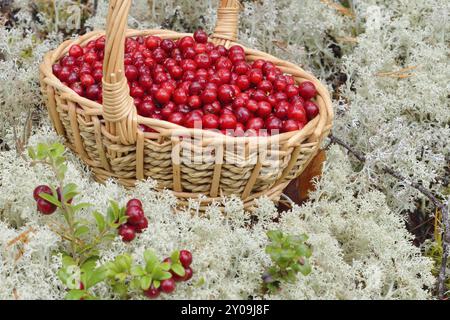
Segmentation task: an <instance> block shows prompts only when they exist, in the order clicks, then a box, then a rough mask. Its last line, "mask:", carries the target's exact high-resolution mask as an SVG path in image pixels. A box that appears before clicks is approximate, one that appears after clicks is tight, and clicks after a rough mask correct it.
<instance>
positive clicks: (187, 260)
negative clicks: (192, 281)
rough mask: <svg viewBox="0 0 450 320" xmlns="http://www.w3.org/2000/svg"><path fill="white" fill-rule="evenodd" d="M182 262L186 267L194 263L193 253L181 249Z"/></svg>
mask: <svg viewBox="0 0 450 320" xmlns="http://www.w3.org/2000/svg"><path fill="white" fill-rule="evenodd" d="M180 262H181V264H182V265H183V267H185V268H187V267H189V266H190V265H191V263H192V253H191V252H190V251H188V250H181V251H180Z"/></svg>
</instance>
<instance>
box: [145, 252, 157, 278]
mask: <svg viewBox="0 0 450 320" xmlns="http://www.w3.org/2000/svg"><path fill="white" fill-rule="evenodd" d="M144 260H145V270H147V272H148V273H151V272H153V269H154V268H155V267H156V266H157V265H158V263H159V260H158V257H157V256H156V255H155V253H154V252H153V251H152V250H145V252H144Z"/></svg>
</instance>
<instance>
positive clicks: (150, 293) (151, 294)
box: [144, 284, 161, 299]
mask: <svg viewBox="0 0 450 320" xmlns="http://www.w3.org/2000/svg"><path fill="white" fill-rule="evenodd" d="M160 292H161V291H160V290H159V288H158V289H156V288H155V287H154V286H153V284H152V285H151V286H150V288H148V289H147V290H144V294H145V295H146V296H147V297H148V298H150V299H156V298H158V296H159V294H160Z"/></svg>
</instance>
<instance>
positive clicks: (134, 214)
mask: <svg viewBox="0 0 450 320" xmlns="http://www.w3.org/2000/svg"><path fill="white" fill-rule="evenodd" d="M125 215H126V216H127V217H128V219H127V222H126V223H124V224H122V225H121V226H120V227H119V235H120V236H121V237H122V241H123V242H130V241H132V240H133V239H134V238H135V237H136V233H141V232H142V231H143V230H145V229H147V227H148V219H147V217H146V216H145V215H144V210H143V209H142V202H141V201H140V200H139V199H131V200H130V201H128V202H127V206H126V210H125Z"/></svg>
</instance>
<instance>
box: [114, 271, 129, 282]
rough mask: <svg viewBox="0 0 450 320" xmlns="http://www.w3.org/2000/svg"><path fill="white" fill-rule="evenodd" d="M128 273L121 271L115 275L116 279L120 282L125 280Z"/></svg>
mask: <svg viewBox="0 0 450 320" xmlns="http://www.w3.org/2000/svg"><path fill="white" fill-rule="evenodd" d="M127 276H128V275H127V274H126V273H124V272H121V273H117V274H116V275H115V276H114V279H116V280H117V281H119V282H124V281H125V280H126V279H127Z"/></svg>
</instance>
